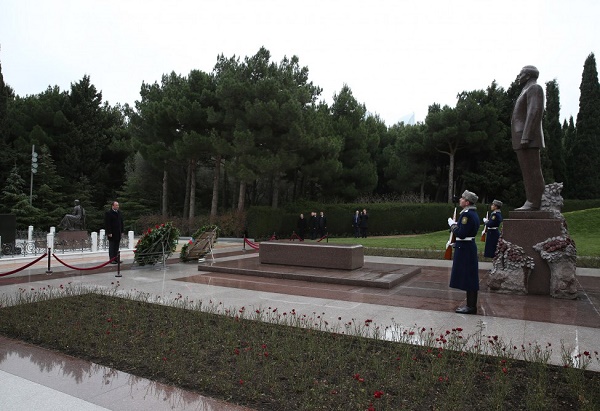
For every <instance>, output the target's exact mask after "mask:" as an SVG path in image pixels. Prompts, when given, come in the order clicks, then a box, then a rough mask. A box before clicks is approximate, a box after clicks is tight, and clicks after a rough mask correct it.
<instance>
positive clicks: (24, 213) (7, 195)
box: [2, 166, 41, 230]
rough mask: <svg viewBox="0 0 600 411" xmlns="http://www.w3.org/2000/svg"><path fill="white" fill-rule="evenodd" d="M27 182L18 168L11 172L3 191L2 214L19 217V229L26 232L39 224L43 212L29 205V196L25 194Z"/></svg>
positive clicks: (15, 167)
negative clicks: (28, 228) (30, 227)
mask: <svg viewBox="0 0 600 411" xmlns="http://www.w3.org/2000/svg"><path fill="white" fill-rule="evenodd" d="M24 190H25V180H23V178H22V177H21V176H20V175H19V170H18V168H17V166H14V167H13V168H12V170H11V171H10V175H9V177H8V179H7V180H6V184H5V185H4V188H3V190H2V212H4V213H8V214H14V215H15V216H16V217H17V229H19V230H25V229H26V228H27V227H29V226H30V225H32V226H34V227H35V226H36V223H39V218H40V215H41V212H40V210H39V209H38V208H36V207H33V206H32V205H30V204H29V195H27V193H25V191H24Z"/></svg>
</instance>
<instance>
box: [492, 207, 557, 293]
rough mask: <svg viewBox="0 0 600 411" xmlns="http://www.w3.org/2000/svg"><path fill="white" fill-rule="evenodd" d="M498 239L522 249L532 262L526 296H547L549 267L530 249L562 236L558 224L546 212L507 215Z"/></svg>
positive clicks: (551, 214)
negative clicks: (501, 238)
mask: <svg viewBox="0 0 600 411" xmlns="http://www.w3.org/2000/svg"><path fill="white" fill-rule="evenodd" d="M502 224H503V230H502V237H503V238H504V239H505V240H506V241H509V242H511V243H513V244H516V245H518V246H520V247H523V250H524V252H525V255H527V256H528V257H531V258H533V262H534V264H535V266H534V267H533V270H531V273H530V274H529V278H528V279H527V282H526V287H527V293H528V294H538V295H550V276H551V272H550V266H549V265H548V262H547V261H545V260H544V259H543V258H542V257H541V255H540V253H539V252H537V251H536V250H534V249H533V246H534V245H536V244H538V243H541V242H543V241H545V240H547V239H549V238H551V237H558V236H561V235H562V234H563V232H562V226H561V221H560V220H558V219H556V218H554V214H553V213H552V212H550V211H511V212H510V218H509V219H506V220H504V222H503V223H502Z"/></svg>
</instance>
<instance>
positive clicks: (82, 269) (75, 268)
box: [52, 254, 119, 271]
mask: <svg viewBox="0 0 600 411" xmlns="http://www.w3.org/2000/svg"><path fill="white" fill-rule="evenodd" d="M52 257H54V258H55V259H56V261H58V262H59V263H61V264H62V265H64V266H65V267H68V268H70V269H71V270H81V271H88V270H96V269H98V268H102V267H104V266H106V265H108V264H110V263H111V262H113V261H114V260H115V259H117V258H118V257H119V256H116V257H115V258H113V259H112V260H108V261H107V262H105V263H103V264H100V265H97V266H95V267H86V268H82V267H75V266H73V265H69V264H67V263H65V262H64V261H63V260H61V259H60V258H58V257H57V256H56V254H52Z"/></svg>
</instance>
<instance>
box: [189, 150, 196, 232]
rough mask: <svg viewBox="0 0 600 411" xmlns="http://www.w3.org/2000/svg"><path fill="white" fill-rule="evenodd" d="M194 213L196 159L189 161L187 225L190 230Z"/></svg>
mask: <svg viewBox="0 0 600 411" xmlns="http://www.w3.org/2000/svg"><path fill="white" fill-rule="evenodd" d="M195 215H196V161H195V160H193V161H192V162H191V163H190V216H189V225H190V230H191V229H192V224H193V223H194V217H195Z"/></svg>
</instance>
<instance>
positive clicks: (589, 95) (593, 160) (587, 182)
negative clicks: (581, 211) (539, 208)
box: [571, 53, 600, 199]
mask: <svg viewBox="0 0 600 411" xmlns="http://www.w3.org/2000/svg"><path fill="white" fill-rule="evenodd" d="M579 90H580V91H581V95H580V97H579V112H578V113H577V123H576V128H577V135H576V138H575V141H574V144H573V149H572V153H573V157H572V159H573V160H574V161H575V162H576V163H575V164H573V165H572V167H573V179H572V180H571V184H572V188H573V192H574V193H575V195H576V196H577V198H580V199H587V198H599V197H600V84H599V83H598V70H597V69H596V59H595V57H594V54H593V53H591V54H590V55H589V56H588V57H587V59H586V60H585V64H584V66H583V75H582V79H581V86H580V87H579Z"/></svg>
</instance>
